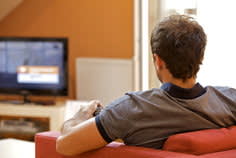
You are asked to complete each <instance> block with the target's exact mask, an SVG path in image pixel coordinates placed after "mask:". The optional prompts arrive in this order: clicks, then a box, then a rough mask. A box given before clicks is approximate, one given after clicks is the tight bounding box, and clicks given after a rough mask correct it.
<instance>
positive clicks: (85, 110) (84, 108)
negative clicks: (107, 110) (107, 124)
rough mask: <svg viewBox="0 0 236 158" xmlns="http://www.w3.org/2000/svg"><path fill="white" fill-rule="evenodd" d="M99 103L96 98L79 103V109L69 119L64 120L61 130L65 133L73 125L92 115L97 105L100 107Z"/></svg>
mask: <svg viewBox="0 0 236 158" xmlns="http://www.w3.org/2000/svg"><path fill="white" fill-rule="evenodd" d="M101 106H102V105H101V103H100V101H98V100H92V101H90V102H89V103H88V104H83V105H80V109H79V111H78V112H77V113H76V114H75V115H74V116H73V117H72V118H71V119H69V120H67V121H66V122H64V124H63V126H62V129H61V132H62V134H66V133H68V132H70V130H71V129H72V128H73V127H74V126H75V125H78V124H80V123H81V122H84V121H86V120H88V119H90V118H92V117H93V114H94V112H95V111H96V109H97V107H101Z"/></svg>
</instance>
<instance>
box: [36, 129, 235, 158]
mask: <svg viewBox="0 0 236 158" xmlns="http://www.w3.org/2000/svg"><path fill="white" fill-rule="evenodd" d="M59 135H60V133H59V132H44V133H38V134H36V136H35V145H36V158H68V157H66V156H62V155H60V154H58V153H57V152H56V149H55V143H56V138H57V137H58V136H59ZM128 157H129V158H196V157H200V158H236V126H232V127H229V128H221V129H208V130H201V131H195V132H187V133H182V134H176V135H173V136H171V137H169V138H168V140H167V141H166V142H165V144H164V147H163V149H162V150H155V149H149V148H144V147H134V146H127V145H124V144H122V143H115V142H113V143H110V144H108V145H107V146H106V147H103V148H101V149H98V150H94V151H91V152H87V153H84V154H81V155H77V156H73V157H71V158H128Z"/></svg>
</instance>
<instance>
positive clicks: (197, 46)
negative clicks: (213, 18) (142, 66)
mask: <svg viewBox="0 0 236 158" xmlns="http://www.w3.org/2000/svg"><path fill="white" fill-rule="evenodd" d="M206 41H207V40H206V34H205V33H204V30H203V28H202V27H201V26H200V25H199V24H198V23H197V22H196V21H194V19H193V18H191V17H188V16H185V15H172V16H169V17H167V18H165V19H164V20H162V21H161V22H160V23H159V24H158V25H157V26H156V27H155V28H154V30H153V32H152V35H151V48H152V53H153V57H154V60H156V58H158V60H161V62H164V64H165V67H166V68H167V69H168V70H169V72H170V74H171V75H172V76H173V78H176V79H181V80H182V81H183V82H185V81H186V80H187V79H190V78H196V75H197V72H198V70H199V66H200V64H202V60H203V56H204V51H205V46H206ZM160 70H161V68H159V70H157V73H160V72H159V71H160ZM159 75H160V74H158V76H159ZM161 77H162V76H159V78H160V80H161Z"/></svg>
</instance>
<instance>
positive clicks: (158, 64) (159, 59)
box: [153, 53, 164, 69]
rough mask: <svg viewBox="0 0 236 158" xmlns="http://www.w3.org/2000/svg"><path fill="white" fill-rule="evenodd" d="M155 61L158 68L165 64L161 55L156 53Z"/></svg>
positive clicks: (154, 55)
mask: <svg viewBox="0 0 236 158" xmlns="http://www.w3.org/2000/svg"><path fill="white" fill-rule="evenodd" d="M153 61H154V64H155V66H156V67H157V68H158V69H161V68H162V67H163V66H164V61H163V60H162V59H161V58H160V56H159V55H157V54H155V53H154V54H153Z"/></svg>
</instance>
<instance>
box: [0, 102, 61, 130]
mask: <svg viewBox="0 0 236 158" xmlns="http://www.w3.org/2000/svg"><path fill="white" fill-rule="evenodd" d="M64 113H65V103H64V102H58V103H56V105H47V106H45V105H38V104H37V105H34V104H22V105H20V104H12V103H0V116H7V117H11V116H12V117H22V118H24V117H25V118H27V117H29V118H48V119H49V130H50V131H59V130H60V128H61V125H62V123H63V122H64Z"/></svg>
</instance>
